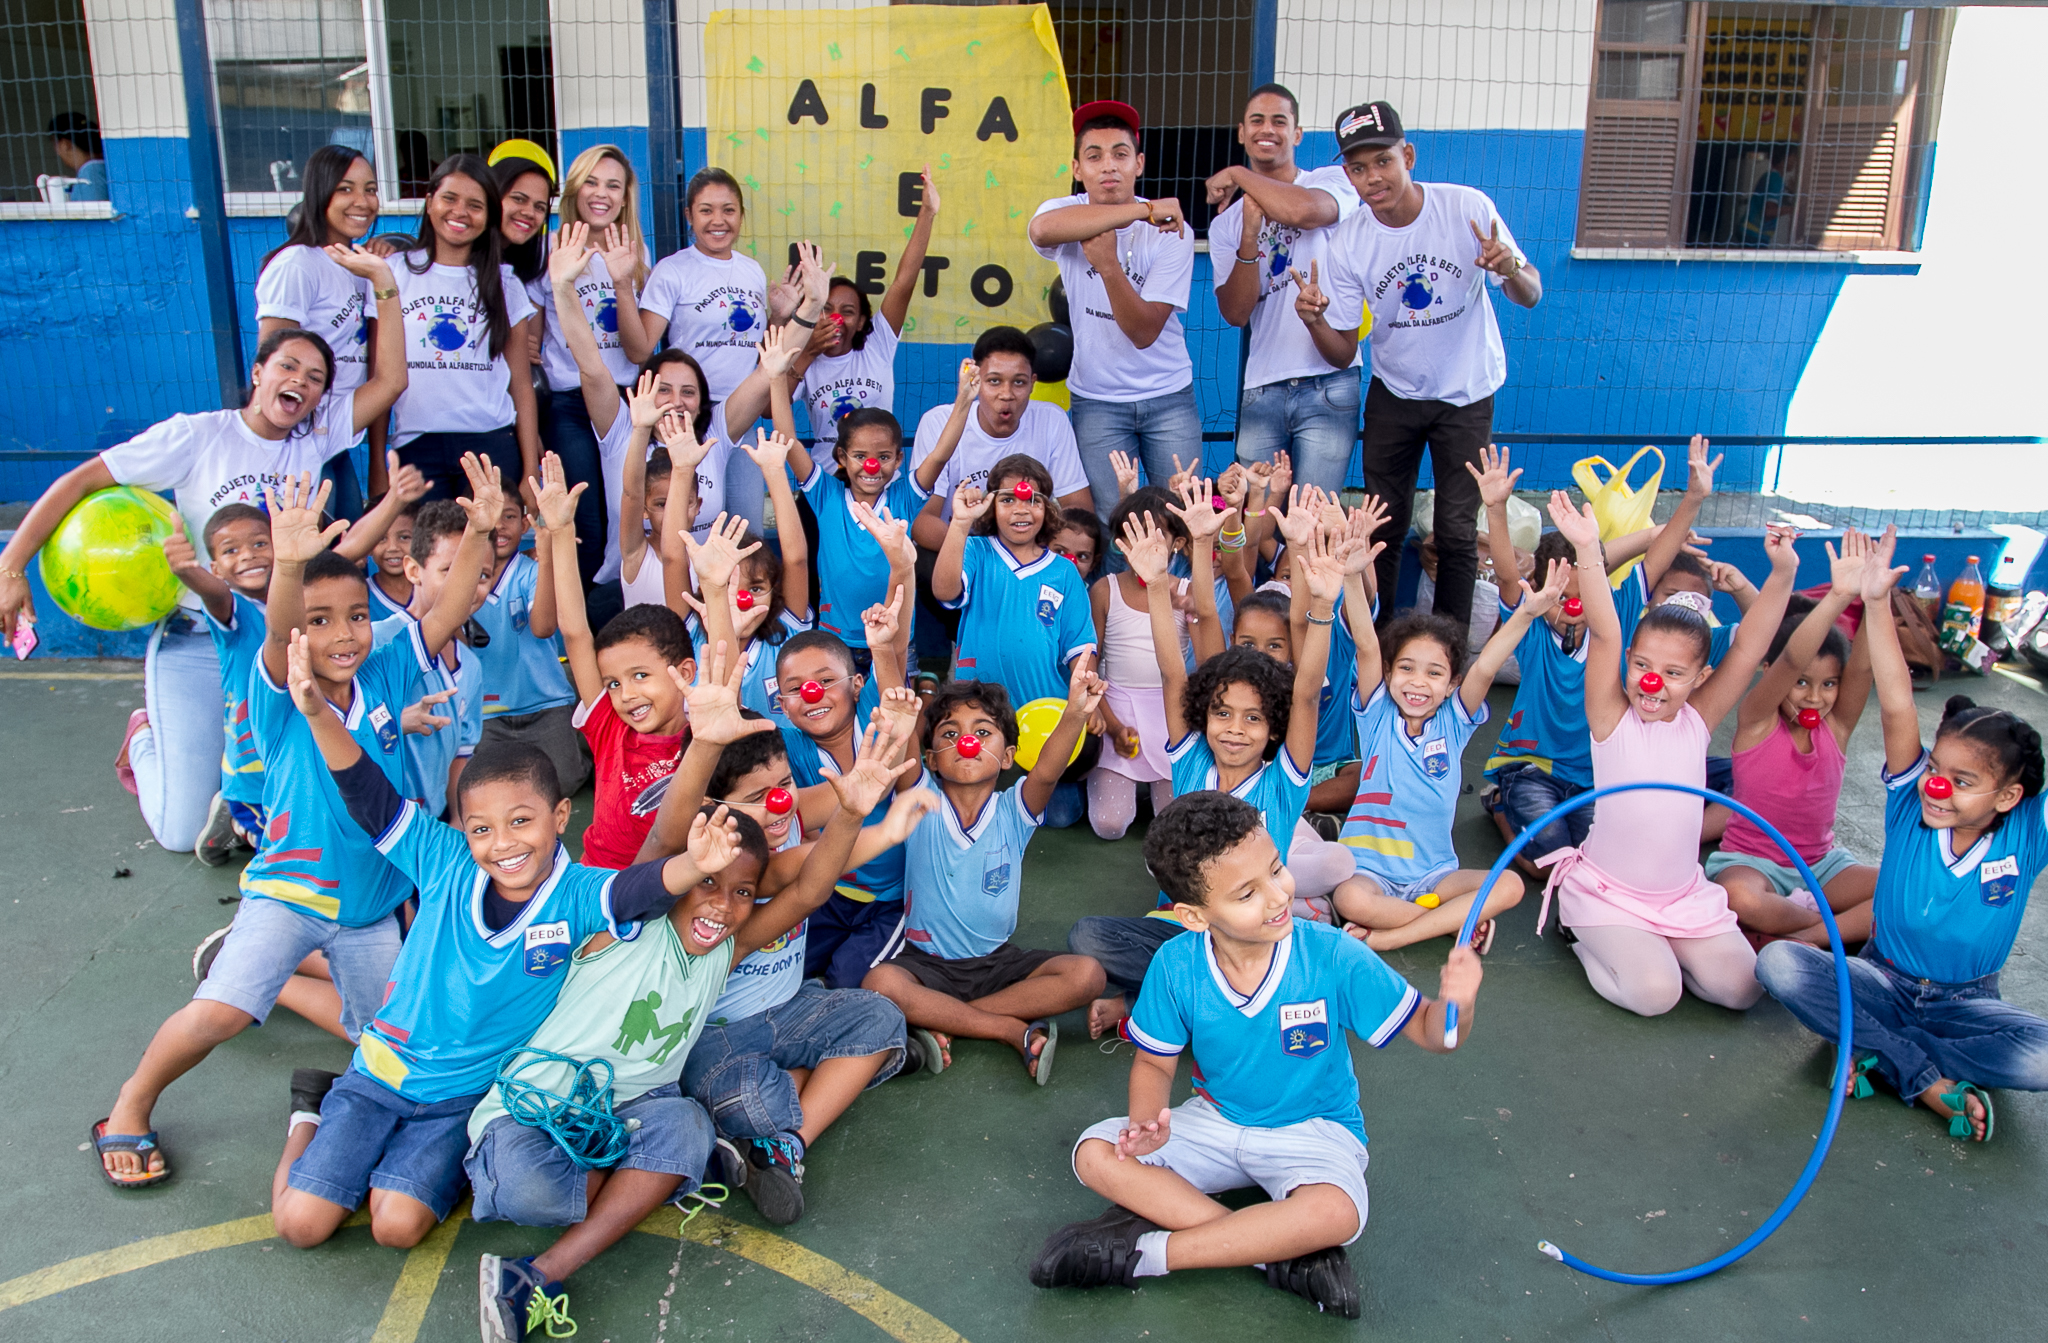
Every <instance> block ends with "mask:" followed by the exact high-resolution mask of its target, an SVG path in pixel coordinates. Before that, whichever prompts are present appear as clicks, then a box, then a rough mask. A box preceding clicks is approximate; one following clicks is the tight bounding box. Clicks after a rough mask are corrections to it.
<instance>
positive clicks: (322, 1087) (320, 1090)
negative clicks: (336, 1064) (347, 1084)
mask: <svg viewBox="0 0 2048 1343" xmlns="http://www.w3.org/2000/svg"><path fill="white" fill-rule="evenodd" d="M340 1080H341V1074H340V1073H331V1072H328V1071H326V1070H325V1069H323V1068H294V1069H292V1108H291V1113H292V1114H298V1113H300V1112H301V1111H304V1112H305V1113H307V1114H319V1113H320V1102H321V1101H323V1100H325V1099H327V1092H328V1090H329V1089H330V1088H332V1087H333V1086H334V1084H335V1083H336V1082H338V1081H340Z"/></svg>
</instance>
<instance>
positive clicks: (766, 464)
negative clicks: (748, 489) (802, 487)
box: [740, 429, 796, 476]
mask: <svg viewBox="0 0 2048 1343" xmlns="http://www.w3.org/2000/svg"><path fill="white" fill-rule="evenodd" d="M795 446H796V440H795V439H791V438H784V437H783V436H782V435H781V434H780V433H777V434H775V435H774V436H773V437H770V436H769V433H768V431H767V430H766V429H759V430H756V431H755V436H754V441H753V442H752V443H749V442H747V440H746V439H745V437H742V438H741V439H740V451H741V452H744V453H746V454H747V456H749V457H751V458H752V459H753V461H754V465H755V466H758V467H760V468H761V474H762V475H764V476H765V475H767V474H768V473H769V472H771V471H773V472H775V473H777V474H778V475H779V474H781V472H782V471H783V470H784V468H785V465H786V464H787V463H788V461H789V450H790V449H791V448H793V447H795Z"/></svg>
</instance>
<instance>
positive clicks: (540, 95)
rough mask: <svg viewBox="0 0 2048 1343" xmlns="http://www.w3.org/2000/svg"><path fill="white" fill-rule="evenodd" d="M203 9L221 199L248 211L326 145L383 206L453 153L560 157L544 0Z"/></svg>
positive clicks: (242, 3) (314, 2)
mask: <svg viewBox="0 0 2048 1343" xmlns="http://www.w3.org/2000/svg"><path fill="white" fill-rule="evenodd" d="M7 2H10V3H19V2H20V0H7ZM73 2H74V3H75V0H73ZM206 9H207V36H208V40H209V42H210V44H211V47H212V53H213V66H214V84H215V89H216V93H217V96H218V98H219V101H220V116H221V154H222V158H223V159H224V160H225V166H226V171H227V188H228V190H229V192H231V193H234V194H235V195H237V196H239V197H242V198H243V199H244V200H248V199H249V198H250V197H251V196H252V195H261V194H262V193H280V196H279V202H278V203H279V204H280V206H282V205H284V204H287V203H289V202H290V201H292V200H295V199H296V197H297V195H298V193H299V191H300V189H301V187H300V177H299V172H300V169H301V168H302V167H303V166H304V164H305V161H306V159H307V157H308V156H309V155H310V154H311V153H312V152H313V151H314V150H315V149H318V148H319V147H320V146H321V145H324V144H343V145H348V146H350V147H351V148H354V149H358V150H361V151H362V152H363V153H364V154H365V155H367V156H368V157H369V159H370V160H371V162H373V163H375V164H376V165H377V176H378V182H379V187H380V190H381V192H382V194H383V195H384V196H385V197H386V199H387V200H398V199H415V198H417V197H419V196H420V195H422V194H423V193H424V192H425V190H426V184H427V179H428V178H429V177H431V176H432V175H433V171H434V166H435V165H436V164H438V163H440V162H441V160H443V159H445V158H447V157H448V156H449V155H450V154H454V153H459V152H469V153H478V154H488V153H490V151H491V150H492V149H493V148H495V147H496V146H497V145H498V144H499V143H500V142H501V141H504V140H509V139H514V138H520V139H528V140H532V141H534V142H536V143H537V144H539V145H541V146H542V147H543V148H545V149H546V150H547V151H548V152H549V154H551V155H555V154H557V152H558V145H557V143H556V139H555V94H554V57H553V53H552V50H551V47H550V34H549V24H548V5H547V0H207V6H206Z"/></svg>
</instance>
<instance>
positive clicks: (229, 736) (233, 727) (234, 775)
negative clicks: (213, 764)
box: [206, 592, 269, 807]
mask: <svg viewBox="0 0 2048 1343" xmlns="http://www.w3.org/2000/svg"><path fill="white" fill-rule="evenodd" d="M233 599H234V610H233V611H232V612H231V613H230V614H229V616H228V619H229V621H230V622H231V623H229V624H227V625H223V624H221V623H220V622H219V621H218V620H215V619H214V618H213V614H212V612H208V613H207V616H206V630H207V633H209V634H211V635H212V636H213V652H214V656H215V657H217V658H219V659H220V697H221V703H222V705H223V708H222V712H221V728H222V731H223V734H224V737H223V745H222V748H221V755H220V795H221V796H222V797H224V798H226V799H227V800H228V801H230V802H240V803H242V804H244V805H245V806H251V807H260V806H262V805H263V757H262V755H260V754H259V753H258V752H257V750H256V729H255V726H254V724H252V723H251V722H250V721H249V676H250V674H251V673H252V672H253V671H254V670H255V667H256V663H257V661H258V660H259V659H261V658H262V656H263V641H264V639H265V638H266V637H268V632H269V626H268V625H267V624H266V623H265V621H264V614H263V605H262V603H260V602H257V601H254V600H252V599H250V598H248V597H244V596H243V595H242V594H241V593H239V592H237V593H234V594H233Z"/></svg>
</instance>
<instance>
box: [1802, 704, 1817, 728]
mask: <svg viewBox="0 0 2048 1343" xmlns="http://www.w3.org/2000/svg"><path fill="white" fill-rule="evenodd" d="M1799 726H1801V727H1803V728H1805V729H1806V730H1807V731H1808V732H1811V731H1813V730H1814V729H1815V728H1817V727H1819V726H1820V710H1819V709H1801V710H1800V711H1799Z"/></svg>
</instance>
